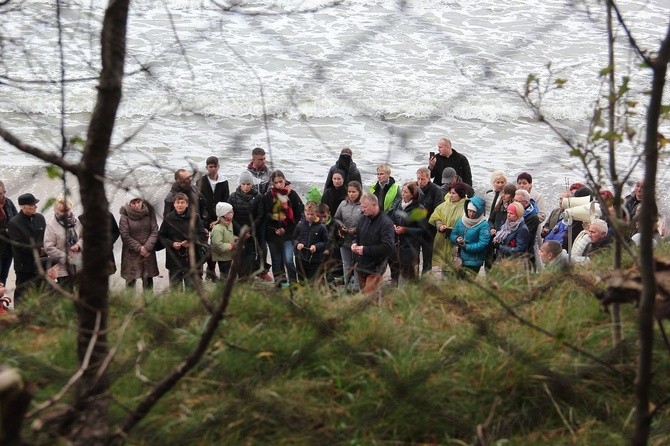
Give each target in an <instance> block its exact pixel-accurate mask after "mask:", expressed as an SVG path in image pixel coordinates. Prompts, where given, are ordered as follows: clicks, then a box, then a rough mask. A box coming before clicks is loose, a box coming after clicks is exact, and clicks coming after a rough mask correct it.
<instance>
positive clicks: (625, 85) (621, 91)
mask: <svg viewBox="0 0 670 446" xmlns="http://www.w3.org/2000/svg"><path fill="white" fill-rule="evenodd" d="M629 81H630V77H628V76H624V77H623V82H622V83H621V86H620V87H619V92H618V95H619V96H620V97H621V96H623V95H624V94H626V93H628V91H629V90H630V88H629V87H628V82H629Z"/></svg>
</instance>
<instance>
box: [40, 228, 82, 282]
mask: <svg viewBox="0 0 670 446" xmlns="http://www.w3.org/2000/svg"><path fill="white" fill-rule="evenodd" d="M72 221H73V222H74V226H73V229H74V231H75V232H76V233H77V236H78V240H77V242H76V243H75V245H78V246H79V252H72V251H69V249H68V248H66V245H67V235H66V230H65V227H63V226H62V225H61V224H60V223H59V222H58V221H57V220H56V217H55V216H54V217H53V218H52V219H51V220H50V221H49V223H47V227H46V230H45V231H44V250H45V251H46V253H47V255H48V256H49V257H51V258H54V259H57V260H58V277H65V276H67V275H68V268H67V266H66V265H67V264H68V263H69V264H70V266H71V267H72V268H74V270H75V273H78V272H79V271H80V270H81V253H82V249H83V248H84V240H83V238H82V237H81V234H82V226H81V222H80V221H79V220H78V219H77V218H76V217H72Z"/></svg>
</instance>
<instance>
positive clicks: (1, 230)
mask: <svg viewBox="0 0 670 446" xmlns="http://www.w3.org/2000/svg"><path fill="white" fill-rule="evenodd" d="M18 213H19V211H17V210H16V206H14V203H12V200H10V199H9V198H5V216H6V217H7V218H3V219H2V220H0V257H11V255H12V245H11V243H9V240H8V237H9V234H8V233H7V226H8V225H9V221H10V220H11V219H12V218H14V216H15V215H16V214H18Z"/></svg>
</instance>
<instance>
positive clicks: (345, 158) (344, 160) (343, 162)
mask: <svg viewBox="0 0 670 446" xmlns="http://www.w3.org/2000/svg"><path fill="white" fill-rule="evenodd" d="M351 164H352V162H351V155H349V154H348V153H340V157H339V158H338V159H337V163H335V165H336V166H337V167H338V168H339V169H342V170H344V171H347V170H349V167H351ZM354 165H355V164H354Z"/></svg>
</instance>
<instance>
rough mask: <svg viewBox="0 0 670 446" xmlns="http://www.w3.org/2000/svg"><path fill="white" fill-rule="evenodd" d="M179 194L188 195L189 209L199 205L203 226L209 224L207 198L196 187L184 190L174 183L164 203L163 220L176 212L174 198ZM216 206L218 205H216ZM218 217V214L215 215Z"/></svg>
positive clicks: (199, 214)
mask: <svg viewBox="0 0 670 446" xmlns="http://www.w3.org/2000/svg"><path fill="white" fill-rule="evenodd" d="M179 192H181V193H183V194H186V196H187V197H188V203H189V206H188V208H189V209H191V208H194V209H195V206H196V205H197V206H198V208H197V209H198V216H200V220H201V222H202V224H203V225H205V224H207V223H208V220H207V218H208V212H207V202H206V201H205V197H203V196H202V194H201V193H200V192H198V190H197V189H196V187H195V186H193V185H191V188H190V189H188V190H185V189H182V188H181V187H179V185H178V184H177V183H173V184H172V187H171V188H170V192H168V194H167V195H166V196H165V201H164V207H163V218H165V217H167V215H168V214H169V213H170V212H172V211H174V196H175V195H177V194H178V193H179ZM214 206H216V204H214ZM214 215H216V213H215V214H214Z"/></svg>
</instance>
